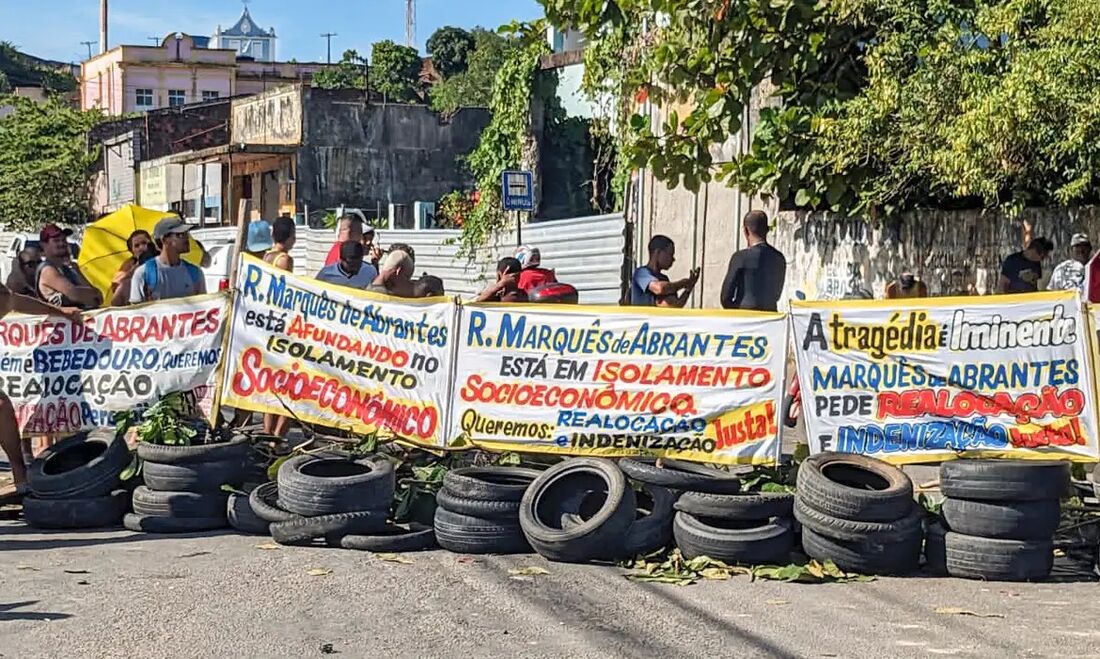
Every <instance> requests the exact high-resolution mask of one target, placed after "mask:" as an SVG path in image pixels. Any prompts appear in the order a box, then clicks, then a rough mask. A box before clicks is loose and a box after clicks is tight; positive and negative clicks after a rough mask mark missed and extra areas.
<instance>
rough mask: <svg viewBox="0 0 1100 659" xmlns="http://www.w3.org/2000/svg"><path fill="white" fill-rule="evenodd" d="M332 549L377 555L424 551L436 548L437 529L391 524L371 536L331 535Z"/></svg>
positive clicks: (412, 524)
mask: <svg viewBox="0 0 1100 659" xmlns="http://www.w3.org/2000/svg"><path fill="white" fill-rule="evenodd" d="M325 541H326V542H327V543H328V545H329V546H330V547H340V548H342V549H357V550H359V551H372V552H377V553H390V552H393V553H402V552H409V551H424V550H426V549H433V548H435V547H436V542H435V529H434V528H432V527H430V526H425V525H423V524H417V523H415V522H412V523H410V524H408V526H407V527H406V526H399V525H396V524H391V525H388V526H386V528H384V529H382V530H381V531H378V532H376V533H373V534H371V535H343V536H341V535H329V536H326V538H325Z"/></svg>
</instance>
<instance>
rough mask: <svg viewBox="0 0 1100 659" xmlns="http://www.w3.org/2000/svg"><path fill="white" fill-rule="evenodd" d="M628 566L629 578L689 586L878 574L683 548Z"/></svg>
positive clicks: (863, 578)
mask: <svg viewBox="0 0 1100 659" xmlns="http://www.w3.org/2000/svg"><path fill="white" fill-rule="evenodd" d="M627 567H632V568H633V569H634V570H636V572H633V573H631V574H627V575H625V576H626V578H628V579H632V580H634V581H647V582H653V583H668V584H675V585H677V586H688V585H691V584H693V583H696V582H697V581H699V580H701V579H706V580H720V581H724V580H727V579H730V578H731V577H734V576H747V577H749V578H750V579H751V580H756V579H768V580H773V581H787V582H799V583H826V582H838V583H848V582H855V581H874V577H871V576H866V575H861V574H855V573H851V572H844V571H843V570H841V569H840V568H838V567H837V566H836V564H835V563H833V562H832V561H824V562H818V561H815V560H810V561H808V562H806V563H805V564H798V563H791V564H790V565H782V566H779V565H758V566H754V567H745V566H740V565H727V564H726V563H723V562H722V561H719V560H715V559H713V558H710V557H708V556H696V557H695V558H692V559H685V558H684V557H683V555H682V554H681V553H680V550H679V549H673V550H672V551H670V552H668V553H667V554H661V553H657V554H651V555H650V556H646V557H640V558H638V559H636V560H634V561H631V562H629V563H628V564H627Z"/></svg>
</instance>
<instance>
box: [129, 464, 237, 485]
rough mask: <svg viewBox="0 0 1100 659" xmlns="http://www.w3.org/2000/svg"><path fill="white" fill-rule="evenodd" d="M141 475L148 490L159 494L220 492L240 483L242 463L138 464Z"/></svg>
mask: <svg viewBox="0 0 1100 659" xmlns="http://www.w3.org/2000/svg"><path fill="white" fill-rule="evenodd" d="M141 474H142V477H143V478H144V479H145V485H146V486H147V487H148V488H149V489H150V490H156V491H159V492H221V491H222V486H223V485H231V486H237V485H240V484H241V483H242V482H243V481H244V475H245V471H244V463H243V462H241V461H239V460H237V461H223V462H193V463H185V464H161V463H159V462H142V463H141Z"/></svg>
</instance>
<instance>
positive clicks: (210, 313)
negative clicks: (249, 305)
mask: <svg viewBox="0 0 1100 659" xmlns="http://www.w3.org/2000/svg"><path fill="white" fill-rule="evenodd" d="M226 308H227V299H226V295H224V294H217V295H203V296H197V297H190V298H184V299H179V300H170V301H165V302H154V303H150V304H144V305H139V306H135V307H126V308H123V309H104V310H100V311H89V312H86V313H85V314H84V315H83V322H82V323H81V324H74V323H72V322H71V321H69V320H66V319H62V318H52V317H51V318H43V317H42V316H24V315H20V314H11V315H9V316H6V317H5V318H4V319H3V320H0V373H2V376H3V379H4V383H3V386H2V388H0V390H2V391H3V392H4V393H6V394H7V395H8V397H9V398H11V401H12V404H13V405H14V406H15V416H16V420H17V422H18V425H19V430H20V433H21V434H23V435H53V434H63V433H73V432H78V431H80V430H87V429H90V428H95V427H99V426H109V425H112V417H113V416H114V414H115V413H116V412H128V411H131V410H141V409H143V408H144V407H147V406H148V405H151V404H153V403H155V402H156V401H158V400H159V399H160V398H162V397H163V396H165V395H166V394H169V393H173V392H190V393H191V395H192V396H193V397H194V402H195V403H196V404H197V405H198V407H199V409H200V410H202V412H204V413H205V414H206V415H207V416H209V415H210V414H211V410H212V408H213V406H214V402H215V397H216V392H215V390H216V387H215V386H214V385H215V384H216V373H217V369H218V366H219V364H220V363H221V358H222V340H223V337H224V334H223V333H224V331H225V323H224V320H225V312H226Z"/></svg>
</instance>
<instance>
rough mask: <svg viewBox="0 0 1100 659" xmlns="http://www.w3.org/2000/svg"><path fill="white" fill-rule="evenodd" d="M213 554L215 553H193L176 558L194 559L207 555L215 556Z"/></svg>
mask: <svg viewBox="0 0 1100 659" xmlns="http://www.w3.org/2000/svg"><path fill="white" fill-rule="evenodd" d="M213 553H214V552H212V551H193V552H191V553H190V554H183V555H181V556H177V557H176V558H194V557H196V556H206V555H207V554H213Z"/></svg>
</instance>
